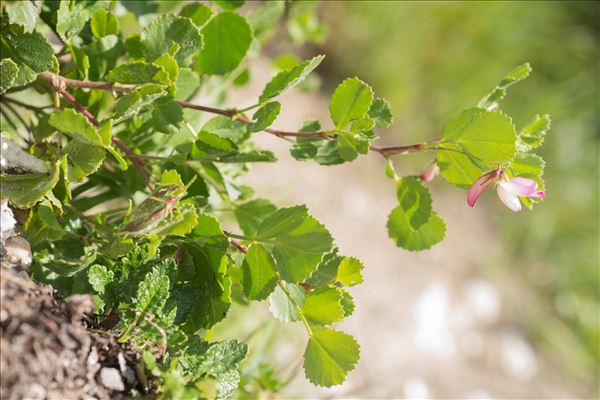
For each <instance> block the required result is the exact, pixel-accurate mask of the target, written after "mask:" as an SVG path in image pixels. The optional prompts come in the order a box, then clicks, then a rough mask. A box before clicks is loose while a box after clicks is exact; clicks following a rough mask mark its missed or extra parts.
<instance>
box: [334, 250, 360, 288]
mask: <svg viewBox="0 0 600 400" xmlns="http://www.w3.org/2000/svg"><path fill="white" fill-rule="evenodd" d="M364 267H365V266H364V265H363V263H362V262H360V260H358V259H356V258H354V257H344V259H343V260H342V261H341V262H340V265H339V267H338V270H337V275H336V280H337V281H338V282H339V283H341V284H342V285H344V286H354V285H358V284H359V283H362V282H363V277H362V275H361V273H360V271H362V270H363V268H364Z"/></svg>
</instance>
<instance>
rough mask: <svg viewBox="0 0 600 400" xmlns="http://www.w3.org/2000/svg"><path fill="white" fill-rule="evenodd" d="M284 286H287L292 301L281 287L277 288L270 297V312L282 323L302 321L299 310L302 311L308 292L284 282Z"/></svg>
mask: <svg viewBox="0 0 600 400" xmlns="http://www.w3.org/2000/svg"><path fill="white" fill-rule="evenodd" d="M282 285H285V288H286V290H287V291H288V293H289V294H290V297H291V299H290V297H288V296H287V295H286V294H285V292H284V291H283V289H281V287H279V286H275V290H274V291H273V293H271V295H270V296H269V304H270V306H269V310H271V314H273V316H274V317H275V318H277V319H278V320H280V321H281V322H285V323H288V322H294V321H300V315H299V314H298V309H302V306H303V305H304V299H305V298H306V292H305V291H304V289H302V288H301V287H300V286H298V285H295V284H293V283H288V282H284V283H282Z"/></svg>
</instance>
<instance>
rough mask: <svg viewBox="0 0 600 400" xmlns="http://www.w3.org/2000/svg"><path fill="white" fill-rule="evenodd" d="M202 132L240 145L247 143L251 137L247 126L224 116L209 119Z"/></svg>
mask: <svg viewBox="0 0 600 400" xmlns="http://www.w3.org/2000/svg"><path fill="white" fill-rule="evenodd" d="M202 130H203V131H206V132H210V133H212V134H213V135H217V136H220V137H222V138H225V139H229V140H231V141H232V142H234V143H238V144H239V143H241V142H243V141H245V140H246V139H247V138H248V135H249V133H248V130H247V128H246V124H244V123H242V122H240V121H237V120H232V119H231V118H227V117H224V116H218V117H214V118H211V119H209V120H208V121H207V122H206V123H205V124H204V126H202Z"/></svg>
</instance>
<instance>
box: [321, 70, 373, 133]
mask: <svg viewBox="0 0 600 400" xmlns="http://www.w3.org/2000/svg"><path fill="white" fill-rule="evenodd" d="M372 101H373V90H372V89H371V87H369V85H367V84H366V83H364V82H363V81H361V80H360V79H358V78H349V79H346V80H345V81H343V82H342V83H341V84H340V85H339V86H338V87H337V88H336V89H335V92H333V95H332V96H331V100H330V102H329V113H330V114H331V120H332V121H333V123H334V124H335V126H336V127H337V128H338V129H342V130H343V129H344V128H346V126H347V125H348V124H349V123H350V122H351V121H353V120H356V119H358V118H361V117H364V116H365V114H367V112H368V111H369V108H370V107H371V102H372Z"/></svg>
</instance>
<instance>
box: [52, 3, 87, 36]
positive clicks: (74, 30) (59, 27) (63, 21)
mask: <svg viewBox="0 0 600 400" xmlns="http://www.w3.org/2000/svg"><path fill="white" fill-rule="evenodd" d="M88 19H90V13H89V10H88V8H86V4H85V3H82V2H76V1H61V2H60V5H59V7H58V10H57V12H56V32H57V33H58V36H60V38H61V39H62V40H63V41H65V42H70V41H71V38H72V37H73V36H75V35H77V34H78V33H79V32H81V30H82V29H83V28H84V27H85V24H86V22H87V21H88Z"/></svg>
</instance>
